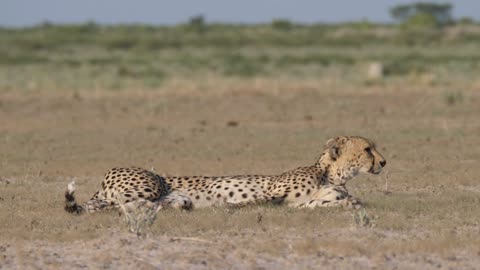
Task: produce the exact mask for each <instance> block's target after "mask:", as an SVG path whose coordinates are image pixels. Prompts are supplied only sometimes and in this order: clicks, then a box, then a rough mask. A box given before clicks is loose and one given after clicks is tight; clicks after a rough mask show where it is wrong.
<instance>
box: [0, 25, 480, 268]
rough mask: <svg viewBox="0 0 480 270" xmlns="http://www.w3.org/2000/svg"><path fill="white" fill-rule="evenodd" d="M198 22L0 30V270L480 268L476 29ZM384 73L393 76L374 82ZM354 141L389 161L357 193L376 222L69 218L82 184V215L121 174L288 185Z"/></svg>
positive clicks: (283, 213)
mask: <svg viewBox="0 0 480 270" xmlns="http://www.w3.org/2000/svg"><path fill="white" fill-rule="evenodd" d="M187 26H188V25H187ZM187 26H178V27H177V28H155V27H154V28H151V27H150V28H149V27H144V28H141V27H140V26H136V28H135V27H133V28H134V29H131V28H132V27H131V26H129V27H127V26H125V27H99V26H96V25H84V26H69V27H67V26H65V27H60V26H48V25H46V26H43V27H39V28H34V29H21V30H18V29H17V30H12V29H3V30H1V31H0V37H1V39H2V42H1V43H0V52H1V53H0V55H1V56H2V57H0V59H1V60H0V93H1V95H0V123H1V125H0V141H1V144H0V145H1V151H0V206H1V207H0V235H1V238H0V267H3V268H6V269H9V268H14V267H17V268H22V269H24V268H36V267H37V268H64V266H65V265H69V266H70V267H72V268H85V267H89V268H118V267H120V268H137V269H138V268H140V269H155V268H161V269H164V268H165V269H171V268H175V267H176V268H197V269H210V268H237V269H240V268H242V269H245V268H257V269H268V268H274V267H275V268H287V267H290V268H294V269H312V268H318V267H320V266H321V267H323V268H326V269H339V268H344V269H359V268H380V269H385V268H387V269H388V268H402V269H408V268H422V269H434V268H435V269H437V268H455V269H461V268H470V269H474V268H476V267H478V265H479V263H480V261H479V259H478V258H479V257H480V256H479V255H480V249H479V247H480V234H479V233H480V212H479V211H478V205H479V203H480V184H479V182H478V176H479V175H480V168H479V167H478V162H479V160H480V152H479V151H478V147H477V146H478V144H479V142H480V139H479V137H478V134H480V121H478V117H479V116H480V94H479V93H480V92H479V90H480V80H479V79H478V78H477V76H476V74H478V71H479V61H478V59H479V53H478V50H476V49H475V45H476V43H475V37H476V36H475V33H476V31H477V28H476V26H455V27H451V28H447V29H436V30H432V31H433V32H431V37H432V38H430V39H425V40H423V41H421V40H420V41H421V42H420V41H418V42H417V43H414V44H411V43H409V42H406V41H405V42H400V41H398V40H402V35H404V33H402V32H401V30H399V29H396V28H394V27H392V26H362V27H366V29H363V28H361V26H359V25H353V26H352V25H344V26H342V27H339V26H330V27H323V26H311V28H308V27H302V26H295V25H294V26H290V28H288V29H285V28H280V29H276V28H273V29H272V26H268V25H265V26H242V27H240V26H211V27H210V28H208V29H203V30H202V29H197V28H196V29H191V26H190V27H187ZM215 27H217V28H218V29H216V28H215ZM222 27H223V28H222ZM228 27H230V28H228ZM322 27H323V28H322ZM84 28H85V29H86V30H81V29H84ZM90 28H92V29H93V30H91V29H90ZM317 28H318V29H319V30H318V31H319V33H323V34H322V35H320V34H319V36H317V35H313V34H312V32H310V31H317V30H315V29H317ZM72 29H77V30H76V31H77V32H75V31H73V32H71V31H72ZM88 29H90V30H88ZM142 29H143V30H142ZM222 29H223V30H222ZM225 29H227V30H228V31H227V30H225ZM320 29H323V30H320ZM349 29H354V30H355V31H354V34H352V31H353V30H349ZM362 29H363V30H362ZM62 31H63V32H62ZM182 31H183V32H182ZM215 31H218V32H215ZM222 31H223V33H224V34H222V35H221V34H220V33H222ZM457 32H459V33H461V34H458V36H454V37H453V38H452V35H453V34H452V33H457ZM55 33H57V34H56V35H55ZM58 33H60V34H58ZM68 33H70V34H68ZM148 33H151V34H148ZM185 33H187V34H185ZM225 33H231V34H230V35H228V34H227V35H226V34H225ZM233 33H235V34H233ZM359 33H360V34H361V33H363V35H364V36H360V37H358V35H360V34H359ZM429 33H430V32H429ZM367 34H368V35H376V38H368V37H369V36H368V35H367ZM342 35H343V36H342ZM62 37H63V42H62ZM114 37H116V38H117V39H118V40H124V39H127V40H131V42H132V43H133V44H134V45H129V46H123V47H122V46H119V45H115V46H116V47H115V46H113V47H111V46H112V45H111V43H110V42H111V40H115V39H113V38H114ZM207 37H208V39H207ZM214 37H216V38H217V39H215V38H214ZM247 37H248V38H247ZM329 37H331V38H332V40H335V38H334V37H336V38H337V43H333V41H331V43H329V42H326V40H327V41H328V38H329ZM466 37H468V38H466ZM221 38H224V39H232V40H239V41H235V42H234V41H232V42H230V43H227V42H226V41H223V43H222V42H220V41H218V42H217V40H218V39H221ZM403 38H404V37H403ZM309 39H312V40H313V41H308V40H309ZM148 40H154V41H155V40H156V41H157V42H160V41H161V42H165V43H167V41H168V40H174V41H176V43H172V45H168V46H167V45H164V44H163V43H162V44H163V45H161V46H160V45H158V44H157V45H155V46H154V45H151V46H150V47H148V46H146V45H145V44H150V43H149V42H152V43H154V42H153V41H149V42H147V41H148ZM178 40H180V41H178ZM279 40H280V41H279ZM282 40H283V41H282ZM348 40H354V42H353V41H352V42H351V43H349V42H348ZM107 41H109V42H107ZM324 41H325V42H324ZM22 42H25V43H22ZM119 43H122V42H119ZM22 44H23V45H22ZM25 44H26V45H25ZM32 44H33V45H32ZM35 44H36V45H35ZM109 44H110V45H109ZM138 44H140V45H138ZM154 44H156V43H154ZM225 44H227V45H228V46H227V45H225ZM372 61H380V62H382V63H383V64H384V65H385V67H386V73H385V76H383V77H382V78H380V79H378V80H375V81H370V80H368V79H367V77H366V69H367V66H368V64H369V63H370V62H372ZM232 123H235V124H232ZM340 134H356V135H362V136H365V137H369V138H372V139H374V140H375V141H376V142H377V144H378V146H379V150H380V152H382V153H383V154H384V156H385V157H386V159H387V161H388V165H387V167H386V170H385V171H384V172H383V173H382V174H381V175H380V176H361V177H359V178H357V179H355V180H354V181H352V183H350V184H349V187H350V190H351V191H352V193H353V194H354V195H356V196H358V197H359V198H361V199H362V200H363V201H364V202H365V203H366V204H367V212H368V214H369V216H370V218H371V221H372V224H373V225H372V226H367V227H362V226H358V225H356V224H355V222H354V219H353V217H352V212H350V211H346V210H343V209H315V210H293V209H288V208H284V207H272V206H259V207H249V208H244V209H238V210H226V209H205V210H198V211H193V212H175V211H163V212H160V213H159V216H158V218H157V221H156V222H155V223H154V224H153V226H152V228H151V234H150V236H149V237H148V238H146V239H139V238H137V237H136V236H134V235H130V234H128V233H126V228H125V226H124V225H123V224H122V218H121V217H119V216H118V214H117V213H105V214H98V215H91V216H82V217H74V216H71V215H69V214H67V213H65V212H64V211H63V208H62V207H63V197H62V196H63V192H64V190H65V188H66V184H67V183H68V182H69V181H70V180H71V179H73V178H75V179H76V181H77V184H78V189H79V190H78V199H79V200H80V201H84V200H86V199H88V198H89V196H90V195H91V194H93V193H94V192H95V191H96V189H97V188H98V186H99V183H100V181H101V178H102V176H103V174H104V173H105V172H106V170H108V169H109V168H110V167H112V166H119V165H126V166H128V165H137V166H143V167H146V168H152V167H154V168H155V170H156V171H157V172H159V173H166V174H172V175H193V174H205V175H225V174H244V173H258V174H261V173H264V174H272V173H279V172H282V171H285V170H289V169H292V168H295V167H297V166H302V165H309V164H311V163H312V162H313V161H314V160H315V158H316V157H317V156H318V154H319V152H320V150H321V148H322V146H323V144H324V142H325V141H326V139H328V138H329V137H331V136H335V135H340Z"/></svg>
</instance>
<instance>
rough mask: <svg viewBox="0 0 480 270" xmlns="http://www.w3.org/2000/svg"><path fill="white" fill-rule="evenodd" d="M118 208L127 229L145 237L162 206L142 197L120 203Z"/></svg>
mask: <svg viewBox="0 0 480 270" xmlns="http://www.w3.org/2000/svg"><path fill="white" fill-rule="evenodd" d="M120 209H121V210H122V213H123V220H124V222H125V224H126V225H127V228H128V230H129V231H130V232H131V233H134V234H136V235H137V236H139V237H146V236H147V235H148V234H149V233H150V228H151V226H152V224H153V222H154V221H155V220H156V218H157V213H158V211H160V210H161V209H162V206H161V205H160V204H157V203H153V202H151V201H148V200H143V199H142V200H135V201H132V202H128V203H120Z"/></svg>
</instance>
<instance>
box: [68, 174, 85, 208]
mask: <svg viewBox="0 0 480 270" xmlns="http://www.w3.org/2000/svg"><path fill="white" fill-rule="evenodd" d="M75 188H76V187H75V181H72V182H70V183H69V184H68V186H67V191H65V211H67V212H69V213H74V214H82V213H83V212H85V209H84V208H83V207H81V206H79V205H78V204H77V201H76V200H75V196H74V193H75Z"/></svg>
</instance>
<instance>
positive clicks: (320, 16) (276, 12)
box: [0, 0, 480, 27]
mask: <svg viewBox="0 0 480 270" xmlns="http://www.w3.org/2000/svg"><path fill="white" fill-rule="evenodd" d="M412 2H417V1H401V0H392V1H388V0H371V1H368V2H360V1H358V2H357V1H355V2H353V1H345V0H337V1H323V2H319V1H314V0H304V1H302V2H293V1H284V0H277V1H275V0H263V1H252V0H245V1H241V2H237V1H236V2H227V1H221V0H205V1H201V2H200V1H198V2H197V1H195V2H193V1H192V2H190V1H185V0H178V1H175V2H174V3H173V2H166V1H155V0H144V1H139V2H133V1H127V0H103V1H101V2H98V1H94V0H85V1H78V2H66V1H61V0H45V1H42V2H40V1H38V2H33V1H28V0H17V1H13V0H7V1H3V3H2V8H0V26H3V27H26V26H33V25H38V24H41V23H43V22H51V23H54V24H78V23H85V22H92V21H93V22H95V23H99V24H151V25H175V24H179V23H183V22H186V21H188V20H189V18H191V17H192V16H196V15H202V16H204V18H205V19H206V21H207V22H209V23H212V22H218V23H245V24H255V23H267V22H271V21H272V20H274V19H287V20H290V21H293V22H298V23H341V22H348V21H360V20H368V21H371V22H378V23H390V22H393V20H392V19H391V17H390V13H389V9H390V8H391V7H393V6H395V5H398V4H405V3H412ZM429 2H436V3H446V1H429ZM450 3H452V4H453V6H454V7H453V12H452V14H453V16H454V18H461V17H471V18H473V19H475V20H480V13H478V12H476V11H478V10H480V1H474V0H459V1H450Z"/></svg>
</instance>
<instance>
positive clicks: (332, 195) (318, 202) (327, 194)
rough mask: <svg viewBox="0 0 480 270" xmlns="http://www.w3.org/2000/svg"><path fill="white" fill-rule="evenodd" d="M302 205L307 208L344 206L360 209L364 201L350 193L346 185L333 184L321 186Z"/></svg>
mask: <svg viewBox="0 0 480 270" xmlns="http://www.w3.org/2000/svg"><path fill="white" fill-rule="evenodd" d="M300 206H301V207H307V208H315V207H332V206H333V207H335V206H342V207H344V208H348V209H360V208H361V207H362V203H361V202H360V201H359V200H358V199H356V198H354V197H352V196H351V195H350V194H348V191H347V189H346V188H345V187H337V186H333V187H321V188H320V189H319V190H318V191H317V192H316V193H314V194H313V196H312V198H311V199H310V200H309V201H307V202H305V203H304V204H302V205H300Z"/></svg>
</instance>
